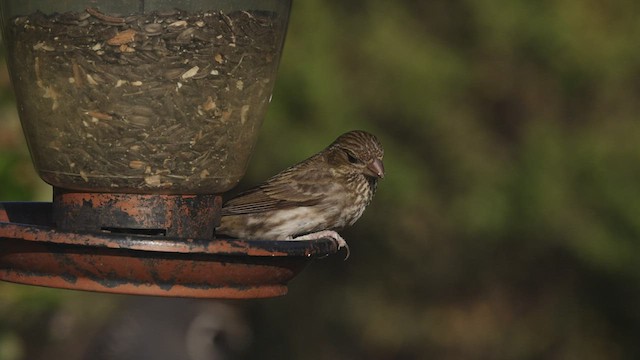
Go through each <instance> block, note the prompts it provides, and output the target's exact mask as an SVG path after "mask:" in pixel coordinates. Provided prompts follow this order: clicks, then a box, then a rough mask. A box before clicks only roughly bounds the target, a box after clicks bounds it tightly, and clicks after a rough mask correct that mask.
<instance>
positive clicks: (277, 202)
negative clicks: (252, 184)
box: [222, 158, 327, 216]
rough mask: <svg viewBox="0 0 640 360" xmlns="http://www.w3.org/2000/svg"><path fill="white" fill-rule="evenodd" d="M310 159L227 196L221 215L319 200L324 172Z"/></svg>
mask: <svg viewBox="0 0 640 360" xmlns="http://www.w3.org/2000/svg"><path fill="white" fill-rule="evenodd" d="M309 160H312V158H311V159H308V160H307V161H304V162H302V163H299V164H297V165H295V166H293V167H291V168H289V169H287V170H285V171H283V172H281V173H279V174H278V175H276V176H274V177H272V178H271V179H269V180H267V182H265V183H264V184H262V185H260V186H258V187H256V188H253V189H250V190H248V191H245V192H243V193H240V194H238V195H237V196H236V197H234V198H232V199H230V200H229V201H227V202H226V203H225V204H224V205H223V207H222V215H223V216H225V215H240V214H252V213H260V212H265V211H271V210H280V209H287V208H291V207H297V206H313V205H315V204H317V203H319V202H320V200H321V199H322V197H323V196H324V194H325V190H326V189H324V188H325V187H327V184H326V176H327V174H326V173H325V172H323V171H321V170H320V169H317V167H316V166H314V165H316V164H313V162H311V161H309ZM320 168H322V167H320ZM323 178H324V180H325V181H322V180H323Z"/></svg>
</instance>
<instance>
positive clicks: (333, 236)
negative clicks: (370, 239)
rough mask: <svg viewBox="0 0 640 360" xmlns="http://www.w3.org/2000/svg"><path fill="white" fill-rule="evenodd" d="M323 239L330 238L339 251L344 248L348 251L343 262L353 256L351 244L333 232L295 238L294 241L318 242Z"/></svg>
mask: <svg viewBox="0 0 640 360" xmlns="http://www.w3.org/2000/svg"><path fill="white" fill-rule="evenodd" d="M322 238H330V239H331V240H333V241H334V242H335V243H336V245H337V246H338V251H340V249H342V248H344V249H345V250H346V254H345V257H344V259H343V260H347V259H348V258H349V255H350V254H351V251H349V244H347V242H346V241H345V240H344V239H343V238H342V236H340V234H338V233H337V232H335V231H333V230H324V231H318V232H315V233H311V234H306V235H302V236H298V237H296V238H294V240H317V239H322Z"/></svg>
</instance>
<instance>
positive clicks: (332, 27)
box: [0, 0, 640, 360]
mask: <svg viewBox="0 0 640 360" xmlns="http://www.w3.org/2000/svg"><path fill="white" fill-rule="evenodd" d="M639 14H640V3H637V2H633V1H610V2H606V1H598V0H587V1H585V0H558V1H530V0H494V1H489V0H480V1H477V0H476V1H469V0H436V1H422V2H417V1H408V0H405V1H393V2H392V1H380V0H351V1H338V0H304V1H296V2H295V4H294V7H293V11H292V14H291V24H290V27H289V32H288V35H287V41H286V44H285V50H284V55H283V58H282V62H281V65H280V72H279V78H278V80H277V84H276V90H275V92H274V96H273V102H272V104H271V106H270V109H269V114H268V116H267V119H266V120H265V122H264V124H263V127H262V130H261V132H260V137H259V141H258V144H257V147H256V150H255V153H254V155H253V157H252V160H251V163H250V165H249V170H248V172H247V175H246V177H245V179H244V180H243V182H242V183H241V185H240V187H245V188H246V187H248V186H250V185H253V184H256V183H258V182H259V181H261V180H264V179H265V178H267V177H269V176H271V175H273V174H275V173H276V172H277V171H279V170H281V169H283V168H285V167H287V166H289V165H291V164H293V163H295V162H297V161H300V160H302V159H304V158H305V157H307V156H309V155H311V154H313V153H315V152H316V151H318V150H320V149H321V148H323V147H324V146H326V145H327V144H328V143H329V142H331V141H332V140H333V139H334V138H335V137H337V136H338V135H339V134H341V133H342V132H345V131H348V130H351V129H358V128H359V129H364V130H368V131H370V132H372V133H374V134H376V135H377V136H378V137H379V138H380V139H381V141H382V143H383V144H384V146H385V167H386V177H385V179H384V180H383V181H382V182H381V184H380V185H379V192H378V194H377V195H376V198H375V199H374V201H373V203H372V204H371V205H370V207H369V208H368V209H367V211H366V212H365V214H364V216H363V218H362V219H360V221H358V223H356V225H355V226H354V227H353V228H350V229H348V230H346V231H344V232H343V236H344V237H345V239H347V241H348V242H349V244H350V246H351V257H350V258H349V260H348V261H346V262H343V261H341V258H340V256H333V257H330V258H328V259H324V260H320V261H316V262H314V263H313V264H312V265H311V266H309V267H308V268H307V269H306V270H305V271H304V272H303V273H302V274H301V275H300V276H299V277H298V278H296V279H295V280H294V281H293V282H292V283H291V284H290V292H289V295H287V296H285V297H283V298H277V299H269V300H252V301H246V302H239V303H238V304H239V305H238V306H240V307H241V308H242V309H244V311H245V312H246V316H247V318H248V321H249V322H250V323H251V327H252V329H253V342H252V345H251V347H250V348H249V350H248V351H247V353H246V354H245V357H246V358H262V359H312V360H313V359H423V358H429V359H605V358H606V359H633V358H640V341H638V338H639V336H640V310H639V307H638V304H640V270H639V269H640V267H639V266H638V261H637V259H636V255H637V254H639V253H640V216H639V215H640V146H639V145H638V139H639V138H640V122H639V121H638V114H639V110H640V109H639V108H640V101H638V99H639V95H640V46H638V39H640V21H639V20H638V19H639V17H638V16H639ZM0 95H1V100H0V200H3V201H7V200H49V198H50V190H49V188H48V186H47V185H45V184H43V183H42V182H41V181H40V180H39V179H38V178H37V176H36V175H35V173H34V171H33V169H32V166H31V163H30V160H29V156H28V152H27V150H26V145H25V142H24V139H23V135H22V133H21V130H20V126H19V123H18V120H17V115H16V111H15V105H14V103H13V99H12V95H11V88H10V84H9V81H8V78H7V75H6V73H5V71H4V70H3V72H2V73H1V74H0ZM124 298H125V297H123V296H115V295H101V294H89V293H81V292H73V291H62V290H52V289H40V288H31V287H26V286H19V285H13V284H7V283H1V284H0V360H17V359H40V358H42V359H52V358H70V359H73V358H76V357H75V356H78V355H77V354H79V353H80V352H81V351H82V348H83V346H85V344H86V343H87V341H88V339H89V338H90V335H91V334H92V331H93V329H95V328H96V327H98V326H99V324H100V323H101V322H102V321H104V319H105V318H107V317H108V316H110V315H109V314H111V313H113V312H114V311H117V304H118V303H120V302H121V301H122V300H123V299H124ZM60 318H62V320H60ZM69 318H70V319H75V320H74V321H71V322H70V324H71V325H69V321H67V323H65V322H64V321H63V320H64V319H69ZM65 324H66V325H65ZM51 354H56V355H51ZM60 354H64V356H63V357H59V356H62V355H60Z"/></svg>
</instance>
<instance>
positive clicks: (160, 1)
mask: <svg viewBox="0 0 640 360" xmlns="http://www.w3.org/2000/svg"><path fill="white" fill-rule="evenodd" d="M290 5H291V0H254V1H246V0H245V1H229V0H227V1H224V0H220V1H213V0H197V1H194V0H176V1H166V0H156V1H150V0H138V1H131V0H119V1H114V0H76V1H37V0H31V1H24V0H2V1H0V6H1V10H2V22H3V23H2V30H3V40H4V43H5V46H6V48H7V55H8V64H9V70H10V74H11V80H12V83H13V87H14V89H15V93H16V97H17V101H18V108H19V113H20V119H21V121H22V126H23V129H24V132H25V135H26V138H27V142H28V145H29V149H30V152H31V156H32V159H33V162H34V164H35V167H36V169H37V171H38V172H39V174H40V176H41V177H42V178H43V179H44V180H45V181H46V182H48V183H50V184H51V185H53V186H56V187H60V188H65V189H73V190H80V191H89V192H119V193H171V194H206V193H221V192H224V191H226V190H228V189H230V188H231V187H233V186H234V185H235V184H236V183H237V182H238V181H239V180H240V178H241V177H242V176H243V175H244V172H245V170H246V166H247V163H248V160H249V157H250V154H251V152H252V150H253V146H254V144H255V141H256V137H257V133H258V130H259V128H260V125H261V123H262V120H263V118H264V115H265V112H266V109H267V105H268V103H269V100H270V97H271V92H272V90H273V85H274V80H275V76H276V71H277V67H278V62H279V59H280V54H281V51H282V45H283V42H284V37H285V33H286V28H287V23H288V16H289V9H290Z"/></svg>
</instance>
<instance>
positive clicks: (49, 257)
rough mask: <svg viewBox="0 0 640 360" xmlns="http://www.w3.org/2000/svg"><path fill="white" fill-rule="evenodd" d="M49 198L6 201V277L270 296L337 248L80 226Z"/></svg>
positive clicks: (51, 283) (0, 264) (124, 290)
mask: <svg viewBox="0 0 640 360" xmlns="http://www.w3.org/2000/svg"><path fill="white" fill-rule="evenodd" d="M52 222H53V220H52V204H51V203H0V280H5V281H10V282H15V283H21V284H30V285H40V286H48V287H57V288H65V289H76V290H88V291H99V292H110V293H121V294H139V295H158V296H175V297H196V298H236V299H241V298H264V297H272V296H280V295H284V294H286V293H287V283H288V282H289V281H290V280H291V279H292V278H293V277H295V276H296V275H297V274H298V273H299V272H300V271H301V270H302V269H303V268H304V267H305V266H306V265H307V264H308V263H309V262H310V261H311V260H312V259H313V258H318V257H324V256H327V255H330V254H333V253H335V252H337V250H338V249H337V246H336V244H335V243H334V242H333V241H332V240H330V239H320V240H316V241H247V240H241V239H214V240H204V239H193V238H189V239H182V238H175V237H165V236H161V235H128V234H118V233H109V232H105V233H89V232H85V233H79V232H71V231H67V230H59V229H57V228H56V227H55V226H54V225H53V224H52Z"/></svg>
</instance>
